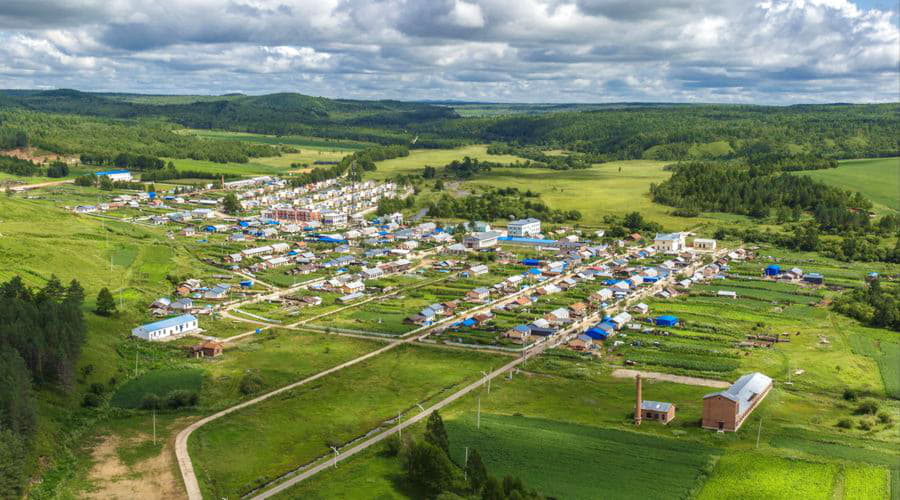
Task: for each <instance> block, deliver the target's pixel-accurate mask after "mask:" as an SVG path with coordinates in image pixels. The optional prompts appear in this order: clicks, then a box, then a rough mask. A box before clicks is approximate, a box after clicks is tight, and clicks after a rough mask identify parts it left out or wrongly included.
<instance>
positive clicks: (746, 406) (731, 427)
mask: <svg viewBox="0 0 900 500" xmlns="http://www.w3.org/2000/svg"><path fill="white" fill-rule="evenodd" d="M771 389H772V379H771V378H769V377H767V376H765V375H763V374H762V373H759V372H754V373H749V374H747V375H744V376H743V377H741V378H739V379H738V380H737V382H735V383H734V384H733V385H732V386H731V387H729V388H728V389H725V390H724V391H720V392H714V393H712V394H707V395H706V396H703V424H702V425H703V428H704V429H715V430H717V431H719V432H735V431H737V430H738V429H740V428H741V425H742V424H743V423H744V421H745V420H746V419H747V417H748V416H750V414H751V413H752V412H753V410H754V409H756V407H757V406H758V405H759V403H760V401H762V400H763V399H764V398H765V397H766V395H768V394H769V390H771Z"/></svg>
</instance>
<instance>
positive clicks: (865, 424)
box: [859, 419, 872, 431]
mask: <svg viewBox="0 0 900 500" xmlns="http://www.w3.org/2000/svg"><path fill="white" fill-rule="evenodd" d="M859 428H860V430H864V431H870V430H872V422H870V421H868V420H865V419H863V420H860V421H859Z"/></svg>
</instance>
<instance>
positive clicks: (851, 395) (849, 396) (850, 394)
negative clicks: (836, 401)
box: [844, 389, 858, 401]
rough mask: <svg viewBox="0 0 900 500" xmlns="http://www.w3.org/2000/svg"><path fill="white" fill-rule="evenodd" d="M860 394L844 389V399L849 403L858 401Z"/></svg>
mask: <svg viewBox="0 0 900 500" xmlns="http://www.w3.org/2000/svg"><path fill="white" fill-rule="evenodd" d="M857 397H858V394H857V393H856V391H854V390H853V389H844V399H845V400H847V401H856V398H857Z"/></svg>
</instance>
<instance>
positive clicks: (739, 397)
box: [703, 372, 772, 415]
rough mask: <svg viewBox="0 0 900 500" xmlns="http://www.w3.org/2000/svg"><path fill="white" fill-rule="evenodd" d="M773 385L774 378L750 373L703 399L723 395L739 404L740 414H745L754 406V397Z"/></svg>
mask: <svg viewBox="0 0 900 500" xmlns="http://www.w3.org/2000/svg"><path fill="white" fill-rule="evenodd" d="M771 385H772V379H771V378H769V377H767V376H765V375H763V374H762V373H759V372H753V373H748V374H747V375H744V376H743V377H741V378H739V379H737V382H735V383H734V384H732V385H731V387H729V388H728V389H725V390H724V391H720V392H714V393H712V394H707V395H706V396H703V399H706V398H711V397H714V396H722V397H724V398H727V399H730V400H732V401H734V402H736V403H737V404H738V415H743V414H744V413H745V412H746V411H747V410H748V409H749V408H750V406H752V403H753V400H754V398H755V397H756V396H757V395H759V394H762V393H763V392H765V391H766V389H767V388H768V387H769V386H771Z"/></svg>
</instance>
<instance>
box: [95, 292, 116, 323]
mask: <svg viewBox="0 0 900 500" xmlns="http://www.w3.org/2000/svg"><path fill="white" fill-rule="evenodd" d="M94 312H96V313H97V314H99V315H100V316H110V315H112V314H114V313H115V312H116V299H114V298H113V296H112V293H110V292H109V289H108V288H106V287H104V288H101V289H100V292H99V293H97V308H96V309H95V310H94Z"/></svg>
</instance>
